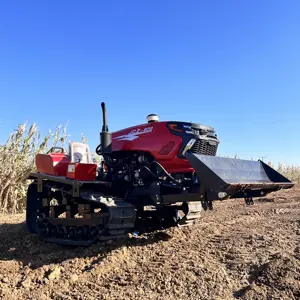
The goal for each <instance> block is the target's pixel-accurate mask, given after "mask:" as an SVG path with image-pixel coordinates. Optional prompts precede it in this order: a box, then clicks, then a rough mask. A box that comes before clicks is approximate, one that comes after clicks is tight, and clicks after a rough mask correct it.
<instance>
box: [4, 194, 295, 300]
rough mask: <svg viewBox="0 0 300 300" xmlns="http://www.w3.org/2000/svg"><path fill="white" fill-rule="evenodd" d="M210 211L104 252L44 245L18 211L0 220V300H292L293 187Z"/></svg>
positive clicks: (236, 201)
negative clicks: (183, 224)
mask: <svg viewBox="0 0 300 300" xmlns="http://www.w3.org/2000/svg"><path fill="white" fill-rule="evenodd" d="M214 207H215V209H214V210H213V211H209V212H205V213H204V215H203V218H202V220H201V221H199V222H198V223H197V224H196V225H195V226H194V227H193V228H184V229H181V228H173V229H170V230H167V231H165V232H157V233H153V234H150V235H148V236H142V237H139V238H133V239H130V240H129V241H127V242H126V243H125V244H121V245H120V244H119V245H117V244H114V245H110V246H109V247H107V248H105V249H103V248H101V247H100V245H93V246H92V247H90V248H68V247H65V246H58V245H53V244H48V243H44V242H43V241H41V240H39V239H38V238H37V237H35V236H33V235H30V234H28V233H27V231H26V228H25V224H24V219H25V215H24V214H18V215H12V216H7V215H6V216H0V223H1V225H0V299H41V300H45V299H214V300H216V299H300V189H299V188H295V189H293V190H291V191H289V192H287V191H280V192H278V193H276V194H272V195H270V196H269V197H268V198H265V199H259V200H257V201H256V202H255V205H254V206H246V205H245V204H244V202H243V201H242V200H230V201H226V202H222V203H220V202H219V203H216V204H215V206H214Z"/></svg>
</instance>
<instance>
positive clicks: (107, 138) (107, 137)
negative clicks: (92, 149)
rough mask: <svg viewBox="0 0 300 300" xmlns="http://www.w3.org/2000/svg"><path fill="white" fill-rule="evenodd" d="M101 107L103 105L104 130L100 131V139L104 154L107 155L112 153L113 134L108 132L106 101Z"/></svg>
mask: <svg viewBox="0 0 300 300" xmlns="http://www.w3.org/2000/svg"><path fill="white" fill-rule="evenodd" d="M101 107H102V116H103V125H102V131H101V133H100V141H101V152H102V154H104V155H105V154H110V153H112V134H111V133H110V132H108V126H107V117H106V107H105V103H104V102H102V103H101Z"/></svg>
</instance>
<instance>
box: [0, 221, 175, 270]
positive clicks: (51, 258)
mask: <svg viewBox="0 0 300 300" xmlns="http://www.w3.org/2000/svg"><path fill="white" fill-rule="evenodd" d="M169 239H171V236H170V235H169V234H167V233H164V232H161V231H157V232H153V233H151V234H148V235H146V236H145V237H138V238H130V239H127V240H126V239H125V240H121V241H118V242H113V243H112V244H110V245H101V244H94V245H91V246H89V247H75V246H63V245H56V244H53V243H49V242H46V241H43V240H42V239H40V238H39V237H38V236H36V235H34V234H30V233H28V231H27V228H26V224H25V223H24V222H22V223H17V224H1V225H0V261H1V260H2V261H3V260H4V261H8V260H16V261H19V262H22V264H23V266H24V267H25V266H29V267H30V268H31V269H37V268H40V267H42V266H44V265H49V264H59V263H62V262H64V261H66V260H70V259H75V258H83V257H84V258H94V259H93V262H92V265H90V266H89V267H88V268H93V265H94V264H97V263H99V262H101V261H102V260H103V259H105V257H107V255H109V254H110V253H111V252H112V251H113V250H116V249H119V248H122V247H124V246H131V247H134V246H145V245H148V244H154V243H157V242H159V241H167V240H169ZM85 271H88V270H85Z"/></svg>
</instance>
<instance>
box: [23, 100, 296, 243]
mask: <svg viewBox="0 0 300 300" xmlns="http://www.w3.org/2000/svg"><path fill="white" fill-rule="evenodd" d="M101 106H102V113H103V126H102V132H101V134H100V139H101V144H100V145H99V146H98V147H97V148H96V153H97V154H98V155H100V156H101V157H103V161H102V163H101V165H100V166H98V165H97V164H95V163H94V162H93V160H92V159H91V154H90V151H89V148H88V146H87V145H84V144H80V143H73V144H70V151H69V153H68V154H66V153H64V151H63V149H57V148H55V149H52V151H50V153H49V154H44V155H42V154H38V155H37V157H36V166H37V172H36V173H32V174H31V175H30V177H29V179H30V180H32V183H31V184H30V186H29V188H28V192H27V214H26V222H27V227H28V229H29V231H30V232H31V233H35V234H38V235H39V236H41V237H42V238H43V239H45V240H47V241H50V242H55V243H61V244H68V245H90V244H92V243H94V242H95V241H106V240H114V239H119V238H123V237H124V236H126V235H127V234H128V233H130V232H133V231H136V230H137V231H139V232H145V231H151V230H157V229H163V228H168V227H171V226H191V225H192V224H194V222H195V220H197V219H198V218H199V217H200V215H201V211H202V210H207V209H212V203H213V201H215V200H226V199H229V198H244V199H245V201H246V204H247V205H252V204H253V198H254V197H261V196H264V195H266V194H268V193H270V192H273V191H277V190H279V189H282V188H291V187H292V186H293V184H292V183H291V182H290V181H289V180H288V179H287V178H285V177H284V176H282V175H281V174H279V173H278V172H277V171H275V170H274V169H272V168H271V167H270V166H268V165H267V164H265V163H264V162H262V161H248V160H240V159H230V158H223V157H217V156H216V153H217V148H218V145H219V140H218V138H217V135H216V133H215V130H214V129H213V128H212V127H209V126H204V125H201V124H194V123H188V122H173V121H172V122H161V121H159V119H158V116H157V115H149V116H148V117H147V120H148V122H147V123H146V124H142V125H139V126H134V127H130V128H126V129H123V130H121V131H117V132H114V133H110V132H109V131H108V126H107V118H106V109H105V104H104V103H102V104H101Z"/></svg>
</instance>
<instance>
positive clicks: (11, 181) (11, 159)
mask: <svg viewBox="0 0 300 300" xmlns="http://www.w3.org/2000/svg"><path fill="white" fill-rule="evenodd" d="M67 137H68V135H67V133H66V126H65V127H63V128H62V127H61V126H58V127H57V128H56V130H55V132H54V133H51V131H50V132H49V133H47V134H46V135H45V136H44V137H43V138H42V139H41V137H40V132H39V131H38V129H37V126H36V124H33V125H31V126H28V125H27V124H26V123H25V124H21V125H19V126H18V128H17V129H16V130H14V131H13V132H12V133H11V134H10V136H9V138H8V139H7V141H6V143H5V144H4V145H1V146H0V182H1V185H0V211H1V212H11V213H14V212H17V211H20V210H22V209H23V208H24V207H25V205H26V190H27V186H28V184H29V182H28V180H27V177H28V175H29V174H30V173H31V172H33V171H34V170H35V155H36V154H37V153H46V152H47V151H48V150H49V149H50V148H51V147H53V146H60V147H63V148H65V142H66V140H67Z"/></svg>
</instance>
